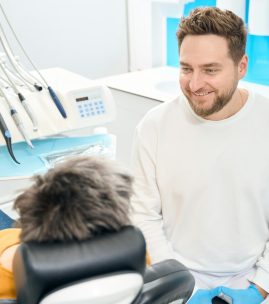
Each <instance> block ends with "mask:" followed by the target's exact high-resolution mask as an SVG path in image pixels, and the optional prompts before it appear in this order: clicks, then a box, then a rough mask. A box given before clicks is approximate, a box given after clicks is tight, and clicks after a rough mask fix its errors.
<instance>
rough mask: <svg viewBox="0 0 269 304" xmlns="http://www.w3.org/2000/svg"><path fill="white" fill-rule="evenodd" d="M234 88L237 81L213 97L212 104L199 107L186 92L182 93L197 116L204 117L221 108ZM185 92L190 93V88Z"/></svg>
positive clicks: (231, 94) (229, 97) (230, 96)
mask: <svg viewBox="0 0 269 304" xmlns="http://www.w3.org/2000/svg"><path fill="white" fill-rule="evenodd" d="M236 88H237V83H234V86H233V87H232V88H231V89H230V90H229V91H226V92H224V93H223V94H222V95H219V96H217V97H216V98H215V99H214V102H213V104H212V106H211V107H209V108H203V107H199V105H197V104H196V103H194V102H193V101H192V99H191V98H190V97H189V95H186V94H184V95H185V96H186V98H187V99H188V101H189V104H190V106H191V108H192V109H193V111H194V112H195V113H196V114H197V115H198V116H200V117H203V118H206V117H208V116H210V115H212V114H214V113H217V112H219V111H220V110H222V109H223V108H224V107H225V106H226V105H227V104H228V103H229V101H230V100H231V98H232V96H233V94H234V92H235V90H236ZM187 92H188V93H190V94H191V92H190V90H188V91H187Z"/></svg>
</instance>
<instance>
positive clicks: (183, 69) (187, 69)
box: [181, 67, 191, 73]
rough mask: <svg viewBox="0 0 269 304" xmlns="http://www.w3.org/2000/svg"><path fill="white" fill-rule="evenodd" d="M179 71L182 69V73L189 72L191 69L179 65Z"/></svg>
mask: <svg viewBox="0 0 269 304" xmlns="http://www.w3.org/2000/svg"><path fill="white" fill-rule="evenodd" d="M181 71H182V72H183V73H189V72H190V71H191V69H190V68H187V67H181Z"/></svg>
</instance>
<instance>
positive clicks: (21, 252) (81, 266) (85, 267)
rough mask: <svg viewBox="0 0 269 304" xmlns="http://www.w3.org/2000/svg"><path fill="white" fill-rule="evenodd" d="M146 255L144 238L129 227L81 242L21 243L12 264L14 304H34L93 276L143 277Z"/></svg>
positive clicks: (138, 231) (136, 230)
mask: <svg viewBox="0 0 269 304" xmlns="http://www.w3.org/2000/svg"><path fill="white" fill-rule="evenodd" d="M145 252H146V246H145V240H144V237H143V235H142V233H141V232H140V230H138V229H136V228H134V227H132V226H128V227H125V228H124V229H122V230H121V231H119V232H116V233H108V234H105V235H100V236H98V237H95V238H93V239H90V240H86V241H83V242H66V243H63V242H61V243H59V242H54V243H37V242H29V243H23V244H21V245H20V247H19V249H18V250H17V252H16V255H15V259H14V263H13V272H14V278H15V285H16V292H17V303H18V304H37V303H39V302H40V300H41V299H42V298H43V297H44V296H46V295H47V294H49V293H51V292H52V291H54V290H56V289H59V288H61V287H64V286H67V285H69V284H72V283H74V282H78V281H82V280H85V279H89V278H93V277H95V276H100V275H105V274H110V273H114V272H121V271H122V272H136V273H139V274H141V275H142V276H143V274H144V270H145Z"/></svg>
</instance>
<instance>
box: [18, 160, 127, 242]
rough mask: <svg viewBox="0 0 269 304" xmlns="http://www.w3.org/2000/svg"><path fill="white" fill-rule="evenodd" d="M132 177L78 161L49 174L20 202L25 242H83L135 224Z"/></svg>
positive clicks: (111, 166)
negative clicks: (131, 208)
mask: <svg viewBox="0 0 269 304" xmlns="http://www.w3.org/2000/svg"><path fill="white" fill-rule="evenodd" d="M131 195H132V178H131V177H130V176H129V175H128V174H127V173H126V172H125V170H123V169H122V168H121V167H119V166H118V165H117V164H115V163H114V162H112V161H109V160H105V159H103V158H98V157H77V158H73V159H70V160H68V161H65V162H63V163H61V164H59V165H57V166H56V167H55V168H53V169H51V170H49V171H48V172H47V173H46V174H44V175H38V176H35V177H34V184H33V185H32V186H31V187H30V188H29V189H27V190H26V191H25V192H24V193H23V194H21V195H20V196H18V198H17V199H16V201H15V209H16V210H18V212H19V214H20V222H19V223H20V226H21V228H22V233H21V240H22V241H39V242H43V241H68V240H83V239H87V238H90V237H93V236H95V235H98V234H101V233H103V232H109V231H117V230H119V229H121V228H122V227H123V226H126V225H128V224H129V223H130V222H129V201H130V196H131Z"/></svg>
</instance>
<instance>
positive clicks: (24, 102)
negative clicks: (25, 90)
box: [0, 62, 37, 131]
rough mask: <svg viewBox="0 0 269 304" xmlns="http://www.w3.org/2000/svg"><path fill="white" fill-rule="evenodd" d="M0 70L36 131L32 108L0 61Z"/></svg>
mask: <svg viewBox="0 0 269 304" xmlns="http://www.w3.org/2000/svg"><path fill="white" fill-rule="evenodd" d="M0 70H2V72H3V73H4V75H5V76H6V78H7V79H8V81H9V83H10V85H11V87H12V89H13V91H14V92H15V93H16V94H17V96H18V98H19V100H20V102H21V104H22V106H23V108H24V110H25V111H26V113H27V115H28V116H29V118H30V119H31V121H32V124H33V130H34V131H37V121H36V119H35V116H34V113H33V110H32V109H31V107H30V105H29V103H28V102H27V100H26V99H25V97H24V96H23V94H22V93H21V92H20V91H19V90H18V88H17V86H16V84H15V83H14V81H13V80H12V79H11V78H10V76H9V75H8V73H7V72H6V70H5V69H4V68H3V65H2V63H1V62H0Z"/></svg>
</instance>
